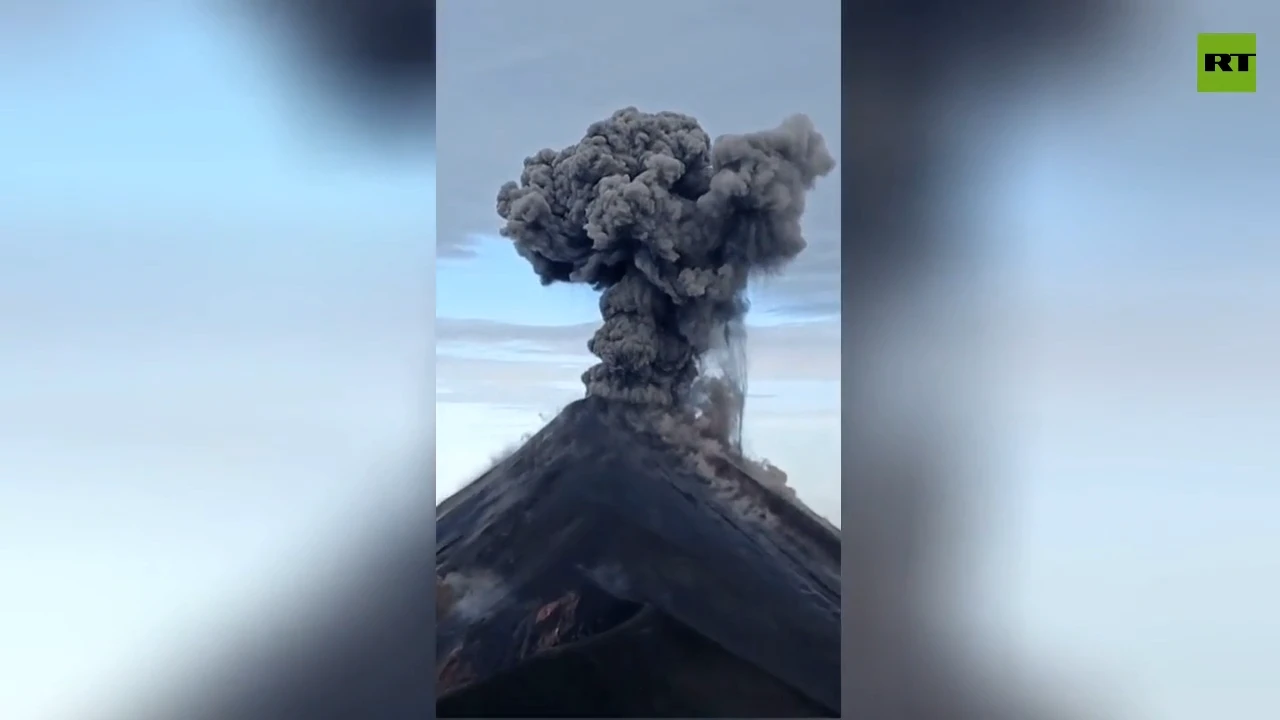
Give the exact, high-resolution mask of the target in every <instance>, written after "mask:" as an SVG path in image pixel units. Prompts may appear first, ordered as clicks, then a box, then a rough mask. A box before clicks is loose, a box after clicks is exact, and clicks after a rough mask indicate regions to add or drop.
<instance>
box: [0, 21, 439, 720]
mask: <svg viewBox="0 0 1280 720" xmlns="http://www.w3.org/2000/svg"><path fill="white" fill-rule="evenodd" d="M345 6H346V4H345V3H337V4H333V3H330V4H328V5H327V6H325V5H321V4H313V6H307V5H306V4H305V3H292V4H289V3H284V2H282V3H275V4H274V5H269V4H267V3H260V4H259V5H258V6H257V7H248V6H245V7H240V6H233V5H231V4H230V3H227V4H226V7H215V6H214V5H213V4H212V3H206V4H200V3H195V2H176V3H159V4H157V3H142V2H138V3H134V2H77V1H72V0H65V1H55V2H39V3H34V2H33V3H28V2H6V3H3V4H2V5H0V338H3V339H2V340H0V678H3V679H2V680H0V717H5V718H12V719H13V720H40V719H42V718H72V717H85V716H86V713H85V711H86V710H88V709H93V710H94V711H96V712H102V711H103V710H104V709H107V708H110V707H111V706H113V705H114V704H118V703H123V702H126V701H127V700H128V698H133V697H146V696H150V695H154V694H156V693H157V692H158V691H160V690H167V688H166V685H176V684H178V682H179V680H181V678H180V677H179V676H182V675H184V674H186V673H190V672H196V671H195V670H193V668H195V667H197V666H199V665H201V664H202V663H203V662H205V660H206V659H212V658H215V657H216V656H218V655H219V654H220V653H221V654H223V655H226V654H230V656H231V657H235V653H237V652H240V651H242V649H243V648H242V646H243V645H244V641H245V640H246V639H248V638H250V637H252V636H254V635H258V634H266V633H267V631H266V630H263V629H262V627H261V626H263V625H272V624H278V623H280V622H282V620H281V618H282V617H285V616H289V615H293V614H296V613H298V612H299V611H300V609H305V607H306V606H308V605H309V604H311V603H313V602H314V598H315V597H316V596H317V592H318V591H315V590H314V589H309V588H313V587H320V586H324V585H326V584H333V583H341V582H344V581H345V574H346V573H348V569H347V568H349V567H350V566H351V565H352V562H354V561H353V558H355V557H357V556H358V555H360V554H361V553H363V552H365V550H364V549H363V548H364V546H365V545H366V544H368V543H370V542H373V541H372V540H369V539H368V538H370V537H374V536H375V535H376V532H375V529H376V528H378V527H379V526H381V525H383V524H386V523H387V522H388V520H387V518H388V513H390V512H391V511H390V510H389V509H388V508H398V509H404V508H411V507H414V506H417V507H418V508H419V510H418V514H416V515H414V518H416V519H422V518H425V517H426V516H427V515H428V513H427V507H428V505H427V498H429V497H430V494H431V493H430V485H429V483H430V481H429V467H430V457H429V448H430V444H429V442H428V439H429V438H431V437H432V434H433V430H432V417H433V416H432V410H431V408H432V391H433V390H432V382H431V378H432V374H433V371H432V353H431V348H432V341H431V323H432V307H431V306H432V296H433V289H432V284H431V283H432V278H433V258H434V252H433V244H434V228H435V215H434V210H435V206H434V202H435V185H434V183H435V177H434V156H433V154H432V137H431V136H432V132H433V130H432V125H431V120H432V118H431V106H430V99H431V96H432V93H431V87H430V79H431V77H432V75H431V73H430V65H429V61H430V60H432V59H433V58H431V57H430V56H429V55H428V58H427V61H425V66H426V68H427V74H426V79H425V81H424V79H423V77H422V74H423V73H422V70H421V68H417V69H415V68H414V63H418V64H419V65H422V64H424V61H421V60H420V59H419V58H416V57H414V56H413V54H412V53H413V52H419V53H421V52H422V51H423V50H425V49H427V48H428V45H429V44H430V38H432V37H433V31H432V30H431V28H430V25H429V24H427V25H424V24H421V23H419V24H418V25H417V26H414V25H412V23H407V24H406V23H399V24H398V26H397V25H396V24H395V23H393V29H394V28H396V27H399V28H400V29H402V30H409V31H411V32H412V31H415V30H416V32H417V36H416V44H414V43H410V44H409V45H408V50H407V51H401V50H397V45H396V43H394V42H388V41H386V40H385V38H384V39H383V40H377V39H376V38H373V36H374V35H376V34H377V33H378V32H383V33H384V34H385V30H386V28H385V27H382V28H381V29H379V28H378V27H377V24H378V23H379V22H382V21H380V20H378V19H377V18H374V19H373V20H372V21H369V22H368V25H369V26H370V29H369V31H368V35H369V38H372V39H369V38H364V37H363V36H357V37H349V36H344V35H342V34H341V33H339V32H337V31H335V30H334V23H333V21H337V22H338V23H345V25H346V26H347V27H348V28H350V27H355V26H357V23H358V22H359V21H360V17H356V16H354V15H353V14H352V13H347V14H346V15H345V16H344V15H343V12H345V10H344V8H345ZM401 14H402V15H403V13H401ZM419 14H421V13H419ZM427 19H428V20H433V18H432V16H431V15H429V14H428V15H427ZM410 39H411V40H413V38H410ZM361 43H366V45H364V46H362V45H361ZM400 45H404V43H403V42H401V43H400ZM369 48H372V50H370V49H369ZM406 68H407V69H406ZM415 73H416V74H415ZM402 78H403V79H402ZM419 501H420V502H419ZM366 536H367V537H366ZM425 602H428V601H427V600H426V599H425V598H424V603H425ZM267 609H270V613H269V616H268V615H264V614H263V613H264V612H266V611H267ZM425 612H426V611H425V610H424V613H425ZM268 629H269V628H268Z"/></svg>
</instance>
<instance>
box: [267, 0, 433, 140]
mask: <svg viewBox="0 0 1280 720" xmlns="http://www.w3.org/2000/svg"><path fill="white" fill-rule="evenodd" d="M250 8H251V11H252V12H253V13H255V14H256V15H257V16H258V17H260V18H262V19H263V20H264V21H265V22H267V23H268V24H269V25H270V26H271V28H270V29H271V30H272V31H274V32H276V33H278V36H284V37H286V38H288V39H289V40H290V42H291V44H292V45H293V46H294V49H295V50H296V51H297V52H298V58H297V60H298V62H297V69H298V70H299V71H300V73H301V75H302V76H303V77H304V78H305V79H306V80H308V81H310V82H313V83H315V84H316V86H317V87H318V88H319V89H320V91H321V94H322V95H324V96H327V98H328V101H329V102H330V103H331V104H332V105H333V107H334V108H335V109H337V110H338V111H340V112H341V113H342V114H345V115H348V116H350V117H351V118H353V119H356V120H357V121H358V122H360V123H362V124H363V125H364V126H365V127H366V128H372V129H374V130H376V131H378V132H383V133H387V132H390V133H392V134H395V135H402V134H403V135H415V134H416V135H418V136H424V137H431V138H434V135H435V78H436V3H435V0H366V1H365V2H345V1H343V0H258V1H256V2H253V3H252V4H251V5H250Z"/></svg>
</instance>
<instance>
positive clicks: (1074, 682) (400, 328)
mask: <svg viewBox="0 0 1280 720" xmlns="http://www.w3.org/2000/svg"><path fill="white" fill-rule="evenodd" d="M454 1H455V2H461V1H462V0H454ZM552 1H554V0H552ZM298 2H299V3H300V2H301V0H298ZM410 5H412V4H411V3H398V2H396V3H393V2H386V3H376V2H371V3H368V4H367V7H370V8H375V9H378V10H380V11H381V10H385V11H386V12H377V13H372V14H371V15H367V16H360V17H363V18H366V20H362V21H360V22H356V21H354V20H350V17H354V16H347V15H344V14H343V13H349V12H352V9H353V8H357V7H365V6H366V4H355V3H352V4H346V3H338V2H333V3H329V4H320V3H317V4H316V5H315V6H313V7H311V8H303V6H302V5H300V4H289V3H285V2H281V3H278V4H266V3H264V4H262V5H259V6H257V7H256V8H254V9H253V10H247V9H245V8H243V7H239V6H231V5H226V6H215V5H214V4H211V3H204V4H201V3H197V2H188V3H169V4H166V5H165V7H164V8H163V9H161V8H160V6H159V5H158V4H148V3H132V2H127V1H126V0H113V1H111V2H107V1H103V2H96V3H89V2H76V1H74V0H61V1H54V0H46V2H42V3H19V2H7V3H3V4H2V5H0V677H3V678H4V681H3V682H0V716H2V717H5V718H15V719H18V720H26V719H27V718H31V719H33V720H44V719H45V718H50V719H59V720H60V719H61V718H78V717H83V716H84V713H85V711H86V710H88V709H92V710H101V709H103V708H109V707H114V706H116V705H117V704H127V703H128V702H130V699H131V698H135V697H147V696H149V695H151V694H154V693H157V692H160V691H161V690H163V689H164V688H165V687H167V686H168V683H169V680H170V678H173V680H174V682H175V683H176V682H178V681H179V680H182V681H184V682H186V681H190V680H191V677H190V674H191V672H193V671H189V670H187V668H189V667H192V666H198V665H200V664H201V663H202V662H204V661H205V659H206V658H215V657H217V656H219V655H220V654H221V655H222V656H225V655H226V653H231V654H232V656H233V657H234V656H235V653H236V649H237V648H238V647H241V646H242V645H243V641H244V640H245V638H246V637H252V636H255V635H267V634H269V633H268V632H267V631H266V630H265V629H263V628H264V626H265V625H268V624H270V623H275V622H280V621H282V619H283V618H285V617H290V616H293V615H296V614H299V612H300V611H301V610H305V609H308V608H309V607H310V606H311V605H312V604H315V602H316V601H314V600H313V598H317V597H321V596H322V594H323V593H322V591H321V590H318V589H314V588H322V587H327V586H330V585H333V584H335V583H336V584H343V582H345V579H346V570H345V568H347V567H348V564H347V563H348V558H357V559H358V557H359V556H360V555H361V553H362V552H363V551H364V549H365V548H366V547H368V546H371V545H373V544H376V542H375V540H372V539H370V538H378V537H380V535H379V532H380V531H381V528H384V527H385V526H388V525H390V524H393V523H392V521H391V520H390V519H391V518H397V517H406V516H409V517H412V518H415V519H416V518H417V515H416V513H417V512H418V511H422V512H425V508H426V503H427V500H426V498H427V497H428V496H430V495H432V494H433V488H431V487H430V484H429V483H424V482H423V477H425V476H427V475H429V473H430V469H431V468H432V467H433V464H434V459H432V458H430V442H429V441H427V440H424V438H431V437H433V434H434V430H433V428H432V417H433V415H432V403H433V402H434V401H433V397H432V393H433V383H432V382H431V380H430V378H431V377H432V376H433V372H434V371H433V368H432V367H431V363H432V358H433V339H432V318H433V315H434V312H433V311H434V308H433V299H434V288H433V287H432V282H433V278H434V266H433V263H434V255H435V250H434V227H435V218H434V204H433V202H432V199H433V197H434V193H435V188H434V182H435V177H434V154H433V152H432V149H431V143H430V142H429V141H425V140H424V138H427V137H429V136H431V135H432V133H431V132H429V131H428V129H430V128H431V123H430V122H429V120H428V118H429V116H430V114H429V111H428V110H426V109H425V108H426V107H429V103H427V102H426V101H425V100H424V91H423V89H422V86H421V85H418V84H416V81H414V80H413V78H416V77H422V76H424V74H429V73H426V72H425V71H424V70H422V66H421V65H415V61H414V58H415V54H414V52H412V50H413V48H415V47H417V46H419V45H421V43H419V42H415V40H416V39H417V40H420V39H421V38H423V37H425V34H424V33H421V32H416V33H415V32H412V31H405V30H404V28H415V27H422V26H416V25H413V24H411V23H403V22H390V21H388V20H387V18H388V17H394V16H395V13H393V12H391V11H390V10H394V9H396V8H399V9H401V10H403V8H405V7H409V6H410ZM1068 5H1070V6H1072V7H1076V8H1078V9H1081V10H1082V12H1081V13H1080V14H1079V15H1075V16H1071V15H1069V14H1068V15H1064V16H1058V15H1055V14H1054V13H1053V12H1048V11H1049V10H1050V9H1052V8H1058V10H1061V9H1062V8H1064V7H1067V6H1068ZM937 7H939V6H936V5H930V3H928V2H926V1H925V0H912V1H911V2H902V3H896V4H895V3H881V2H871V1H870V0H868V2H858V3H845V7H844V12H845V22H846V23H855V25H856V27H861V28H863V29H864V30H863V31H862V32H861V34H857V33H854V34H853V35H851V34H850V32H849V31H848V30H847V29H846V34H845V43H846V45H845V50H846V54H848V53H849V51H850V47H851V40H856V42H857V43H859V44H858V45H856V46H855V48H856V47H862V48H865V51H864V54H863V55H861V56H857V57H859V59H860V60H865V62H863V64H862V65H861V67H864V68H874V67H881V68H883V64H882V65H880V66H876V65H875V64H874V63H875V62H876V60H875V58H876V57H877V56H876V54H875V52H874V51H875V50H876V49H878V50H879V51H883V50H884V49H885V48H893V47H897V48H899V49H900V48H901V47H904V46H913V47H915V48H917V51H916V52H913V53H902V54H900V55H899V57H900V58H901V62H899V63H896V64H894V67H896V68H897V70H896V72H897V73H899V74H894V73H890V72H888V71H887V70H884V71H876V72H871V71H868V72H864V73H858V72H849V71H848V69H847V68H846V72H845V73H844V83H845V85H846V87H847V88H848V89H849V91H851V92H853V93H855V99H854V101H853V103H852V105H851V106H846V115H845V117H844V118H843V122H844V129H843V133H842V138H843V144H844V147H845V148H846V149H847V150H850V151H851V152H852V153H854V154H853V155H852V157H853V164H852V165H850V164H849V161H848V159H846V165H845V167H844V168H843V169H842V172H843V177H844V182H845V183H846V186H847V187H849V188H852V189H851V190H846V195H845V199H844V204H845V207H844V210H845V212H846V215H845V222H844V229H843V232H844V237H843V238H842V240H843V245H842V251H843V252H844V253H852V254H853V255H854V256H855V257H852V258H850V257H848V256H846V260H850V262H849V264H848V265H847V268H848V269H847V271H846V274H845V276H844V278H842V281H843V288H844V292H845V297H844V306H843V312H844V316H845V318H846V323H845V326H844V328H845V329H844V335H845V344H844V350H845V357H844V358H843V360H844V363H845V367H846V373H847V374H846V376H845V378H846V385H845V401H844V405H845V407H846V409H847V412H846V414H845V420H844V422H845V427H844V430H843V434H844V440H843V442H844V449H845V465H844V467H843V469H842V470H843V479H844V484H843V489H842V494H841V501H842V502H843V503H844V506H845V516H844V523H843V527H844V529H845V533H846V537H848V538H849V539H850V541H849V542H847V543H846V550H845V553H846V567H847V568H854V569H857V570H859V571H864V570H865V572H867V573H870V574H869V575H866V576H862V577H861V583H860V587H861V588H863V589H866V588H872V589H874V588H889V590H880V591H877V592H879V594H880V595H881V596H883V597H882V599H883V600H884V602H885V603H886V604H891V603H893V602H894V601H895V600H898V601H901V600H904V599H910V600H913V601H915V600H918V598H916V597H915V595H927V596H928V600H929V603H928V604H932V605H935V606H941V605H948V606H950V605H953V604H954V605H956V606H960V605H963V606H964V610H963V612H964V613H965V615H966V627H968V628H969V629H970V630H971V631H972V633H971V634H972V635H973V637H969V638H967V639H966V642H968V643H969V644H970V645H973V644H975V643H976V644H977V645H978V646H979V647H982V648H983V649H984V653H985V657H986V658H987V659H988V660H989V661H990V662H989V663H987V664H988V665H989V666H990V667H989V671H990V672H991V673H992V674H993V676H994V677H995V678H996V680H997V681H998V684H1001V685H1003V686H1004V687H1006V688H1009V687H1012V686H1014V685H1018V686H1019V689H1021V686H1022V685H1023V684H1024V682H1023V681H1024V680H1026V682H1025V684H1026V686H1027V688H1029V692H1031V693H1032V694H1035V695H1037V696H1039V698H1040V699H1041V700H1044V701H1047V702H1049V703H1050V704H1052V705H1055V706H1057V705H1064V706H1070V705H1078V706H1080V707H1082V708H1084V709H1087V710H1088V711H1089V712H1090V713H1092V714H1094V715H1097V716H1105V717H1118V718H1124V719H1126V720H1128V719H1130V718H1132V719H1134V720H1143V719H1150V720H1181V719H1183V718H1186V719H1188V720H1190V719H1193V718H1194V719H1196V720H1199V719H1200V718H1205V717H1231V718H1240V719H1241V720H1247V719H1251V718H1260V719H1261V718H1273V717H1276V716H1277V712H1278V711H1280V692H1277V690H1276V685H1275V682H1274V672H1273V671H1271V669H1273V668H1276V667H1280V624H1278V623H1277V621H1276V619H1275V616H1274V608H1276V607H1280V584H1277V581H1276V578H1277V577H1280V556H1278V555H1277V554H1276V553H1275V551H1274V550H1273V548H1275V547H1277V545H1278V544H1280V485H1277V483H1276V481H1275V480H1276V478H1277V475H1278V474H1280V473H1278V472H1277V471H1280V454H1278V453H1280V451H1277V450H1276V443H1275V438H1276V433H1275V431H1274V430H1273V428H1276V427H1280V417H1278V411H1277V407H1278V405H1277V401H1278V400H1280V377H1278V376H1277V368H1278V367H1280V338H1278V336H1277V333H1276V331H1275V328H1276V326H1277V322H1278V321H1280V291H1278V290H1277V288H1278V287H1280V285H1278V283H1277V282H1276V277H1277V274H1280V237H1277V230H1276V228H1277V227H1278V226H1280V225H1278V221H1280V217H1277V215H1278V211H1277V209H1276V207H1275V206H1274V204H1271V203H1269V202H1267V200H1268V199H1270V198H1271V197H1272V196H1274V195H1275V190H1276V184H1277V175H1276V171H1275V168H1276V167H1277V162H1278V161H1280V139H1278V138H1277V137H1276V134H1275V133H1274V132H1273V131H1270V130H1269V125H1268V122H1269V120H1270V119H1271V118H1274V117H1275V116H1276V114H1277V105H1276V103H1277V99H1276V98H1277V87H1276V84H1275V83H1274V82H1273V81H1272V80H1271V79H1270V78H1271V75H1270V71H1269V70H1267V68H1268V67H1269V64H1268V60H1267V57H1268V54H1267V53H1269V52H1270V48H1271V47H1272V43H1271V38H1272V37H1274V36H1275V34H1276V33H1277V32H1280V10H1278V9H1277V8H1276V7H1275V6H1274V4H1273V3H1268V2H1265V1H1264V0H1223V1H1220V2H1207V1H1205V0H1179V1H1178V2H1168V3H1147V4H1143V3H1142V2H1128V3H1096V4H1088V3H1067V4H1056V3H1052V2H1049V0H1026V1H1025V2H1017V1H1016V0H991V2H988V3H985V4H983V5H982V8H983V10H984V13H985V14H984V13H979V12H977V10H976V9H975V8H974V7H969V8H968V9H969V10H970V11H972V12H971V13H970V14H969V15H967V16H966V15H962V14H948V13H946V12H938V11H937V10H936V8H937ZM966 7H968V6H966ZM931 8H933V9H932V10H931ZM303 10H309V12H308V13H307V14H305V15H300V14H298V13H300V12H302V11H303ZM1042 10H1043V11H1045V12H1043V13H1041V12H1039V11H1042ZM1108 10H1109V11H1111V12H1112V13H1113V15H1111V16H1108V17H1104V15H1105V13H1106V11H1108ZM1024 11H1025V12H1024ZM1085 11H1087V12H1085ZM600 12H601V13H604V12H605V11H604V10H600ZM625 12H638V10H636V11H632V10H628V9H625V8H624V9H620V10H618V13H619V15H618V16H616V17H613V19H612V20H610V22H613V23H620V22H624V21H623V19H622V18H623V17H625ZM795 12H803V10H802V9H797V10H795ZM930 13H932V14H930ZM303 17H307V18H321V20H317V21H316V24H315V25H311V24H309V23H310V22H311V21H309V20H307V21H304V20H303V19H302V18H303ZM344 17H346V18H347V19H348V20H350V21H348V22H338V23H333V22H329V23H326V22H324V21H323V19H324V18H328V19H330V20H332V19H333V18H344ZM965 17H971V18H977V20H968V21H966V20H965ZM939 18H941V20H939ZM1073 18H1074V19H1073ZM1046 19H1047V20H1046ZM966 22H968V23H971V24H964V23H966ZM857 23H861V24H857ZM984 23H985V24H984ZM1020 23H1029V24H1030V25H1021V24H1020ZM1037 23H1038V24H1037ZM335 27H341V28H345V29H346V30H348V31H350V32H347V33H345V34H344V33H339V32H336V31H334V30H333V28H335ZM386 27H396V28H399V29H400V31H399V32H398V33H397V32H381V31H379V30H378V28H384V29H385V28H386ZM1068 31H1070V32H1068ZM1198 32H1255V33H1257V35H1258V47H1259V56H1260V58H1259V64H1260V65H1261V66H1262V70H1261V72H1260V76H1259V87H1258V92H1257V93H1256V94H1254V95H1199V94H1197V93H1195V92H1194V67H1195V57H1194V47H1195V34H1196V33H1198ZM397 38H398V39H397ZM977 39H982V40H983V42H977ZM968 40H974V42H971V43H968V44H966V41H968ZM369 48H375V49H376V48H391V49H392V50H389V51H387V52H385V53H382V52H371V51H370V50H369ZM983 48H987V49H983ZM371 55H372V56H374V58H375V59H374V60H372V61H369V62H363V61H362V62H355V63H346V64H342V63H338V64H327V63H326V62H324V61H323V59H324V58H330V59H332V58H346V57H353V56H354V57H360V58H368V57H369V56H371ZM432 55H434V52H433V53H432ZM846 57H848V55H846ZM879 57H884V56H883V55H880V56H879ZM1019 59H1020V60H1019ZM881 62H882V61H881ZM351 68H355V69H354V70H352V69H351ZM370 68H373V69H372V70H370ZM387 68H391V70H387ZM402 68H409V70H406V71H404V72H401V71H400V70H398V69H402ZM413 68H417V69H416V70H414V69H413ZM371 78H377V79H376V80H375V79H371ZM387 78H391V79H390V80H388V79H387ZM796 109H798V108H790V107H788V108H779V114H780V115H781V114H785V113H787V112H791V111H793V110H796ZM850 111H852V113H850ZM848 157H849V156H846V158H848ZM442 180H443V181H446V182H447V178H442ZM926 180H927V182H926ZM482 200H483V199H482ZM855 352H856V353H857V354H854V353H855ZM851 451H852V452H851ZM886 468H888V470H885V469H886ZM904 477H910V478H913V479H914V480H915V482H914V483H913V482H898V481H902V480H903V478H904ZM875 478H882V480H875ZM883 478H891V479H893V480H894V481H895V482H892V483H889V482H884V481H883ZM903 487H907V488H911V489H913V490H914V491H915V492H916V495H915V496H914V498H910V497H909V498H907V499H905V500H904V499H903V495H904V493H903V492H902V490H903ZM392 508H394V509H392ZM397 513H403V515H397ZM850 518H853V519H854V520H855V522H850ZM942 518H945V519H946V521H947V522H943V520H942ZM949 523H959V525H954V524H949ZM961 538H963V539H966V540H968V541H970V542H968V543H960V542H959V540H960V539H961ZM855 540H856V544H854V541H855ZM961 546H963V549H964V550H965V551H966V554H965V555H964V557H963V558H960V557H959V556H957V555H953V554H952V553H951V551H952V550H954V549H956V548H957V547H961ZM859 560H861V561H863V564H862V565H859V564H858V561H859ZM350 562H353V563H354V562H357V560H356V559H353V560H350ZM424 566H425V561H424ZM885 568H898V569H896V570H891V569H885ZM903 568H905V569H903ZM424 573H425V569H424ZM875 573H879V574H878V575H877V574H875ZM943 575H946V576H947V577H946V578H945V579H946V580H947V581H948V584H947V585H946V591H945V592H942V591H940V590H938V588H939V587H940V583H941V582H942V580H943V579H944V578H943V577H942V576H943ZM907 576H911V577H907ZM854 579H855V580H856V579H857V578H854ZM348 584H349V583H348ZM846 590H848V588H846ZM926 590H927V591H928V592H927V593H926V592H925V591H926ZM895 593H896V594H895ZM873 594H874V593H873ZM908 594H912V596H911V597H908ZM846 595H849V592H846ZM939 598H942V599H943V600H946V601H947V602H938V599H939ZM953 599H954V600H955V601H956V602H955V603H951V602H950V601H951V600H953ZM961 600H963V601H964V602H963V603H962V602H960V601H961ZM264 608H270V610H264ZM934 609H938V608H934ZM946 609H947V611H948V612H954V611H956V608H953V607H948V608H946ZM876 617H877V618H878V620H880V621H883V620H885V619H886V618H885V616H884V615H878V616H876ZM856 619H857V618H856V617H855V616H851V615H848V614H846V618H845V625H846V630H847V629H848V628H849V627H851V626H853V625H854V622H853V621H855V620H856ZM424 634H425V633H424ZM861 640H862V644H857V642H858V639H857V638H855V645H854V646H853V649H852V651H851V654H850V655H848V656H847V658H846V664H848V665H850V667H853V666H856V665H857V663H858V662H864V661H866V660H867V659H868V658H869V657H872V656H871V655H869V654H868V653H872V652H873V651H877V650H882V649H883V647H881V646H879V645H877V643H878V642H880V640H879V639H877V638H875V637H863V638H862V639H861ZM847 652H850V651H847ZM851 663H852V664H851ZM1028 678H1029V679H1028ZM210 691H211V692H215V691H216V688H212V689H210ZM335 692H341V688H338V689H336V690H335ZM855 692H856V691H855ZM854 699H857V698H856V696H854Z"/></svg>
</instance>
